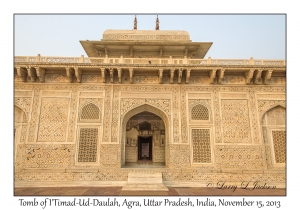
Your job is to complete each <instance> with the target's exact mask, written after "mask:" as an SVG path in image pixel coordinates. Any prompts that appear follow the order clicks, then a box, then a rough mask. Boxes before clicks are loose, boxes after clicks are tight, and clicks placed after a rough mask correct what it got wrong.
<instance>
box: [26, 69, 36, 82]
mask: <svg viewBox="0 0 300 210" xmlns="http://www.w3.org/2000/svg"><path fill="white" fill-rule="evenodd" d="M27 74H28V77H29V78H30V80H31V82H35V81H36V78H37V76H36V70H35V68H33V67H30V66H29V67H27Z"/></svg>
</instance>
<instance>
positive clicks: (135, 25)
mask: <svg viewBox="0 0 300 210" xmlns="http://www.w3.org/2000/svg"><path fill="white" fill-rule="evenodd" d="M133 29H134V30H137V19H136V15H135V16H134V22H133Z"/></svg>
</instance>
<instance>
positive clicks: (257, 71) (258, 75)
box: [253, 69, 262, 84]
mask: <svg viewBox="0 0 300 210" xmlns="http://www.w3.org/2000/svg"><path fill="white" fill-rule="evenodd" d="M261 73H262V69H257V70H256V71H255V72H254V79H253V84H257V83H258V80H259V79H260V78H261Z"/></svg>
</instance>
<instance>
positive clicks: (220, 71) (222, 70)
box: [217, 68, 225, 84]
mask: <svg viewBox="0 0 300 210" xmlns="http://www.w3.org/2000/svg"><path fill="white" fill-rule="evenodd" d="M224 73H225V69H223V68H222V69H219V70H218V71H217V79H218V84H221V82H222V79H223V78H224Z"/></svg>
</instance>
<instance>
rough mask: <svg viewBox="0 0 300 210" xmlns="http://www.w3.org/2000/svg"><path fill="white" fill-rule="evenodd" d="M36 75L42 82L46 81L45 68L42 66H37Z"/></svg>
mask: <svg viewBox="0 0 300 210" xmlns="http://www.w3.org/2000/svg"><path fill="white" fill-rule="evenodd" d="M35 70H36V75H37V77H38V78H39V80H40V82H45V73H46V71H45V69H43V68H41V67H36V68H35Z"/></svg>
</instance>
